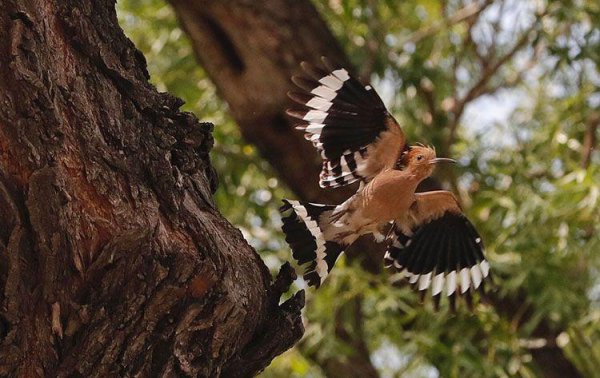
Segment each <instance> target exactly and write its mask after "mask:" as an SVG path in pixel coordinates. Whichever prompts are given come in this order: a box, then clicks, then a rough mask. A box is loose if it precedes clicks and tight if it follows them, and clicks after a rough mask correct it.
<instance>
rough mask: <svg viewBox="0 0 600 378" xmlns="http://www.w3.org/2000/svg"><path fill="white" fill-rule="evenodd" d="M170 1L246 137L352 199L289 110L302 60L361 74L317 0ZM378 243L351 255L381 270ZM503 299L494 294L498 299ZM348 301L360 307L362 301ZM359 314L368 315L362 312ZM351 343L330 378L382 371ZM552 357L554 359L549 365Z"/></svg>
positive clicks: (289, 167)
mask: <svg viewBox="0 0 600 378" xmlns="http://www.w3.org/2000/svg"><path fill="white" fill-rule="evenodd" d="M169 1H170V2H171V4H172V5H173V8H174V9H175V11H176V13H177V16H178V18H179V20H180V23H181V24H182V27H183V29H184V30H185V31H186V32H187V34H188V36H189V37H190V39H191V41H192V46H193V48H194V50H195V53H196V55H197V57H198V60H199V62H200V64H201V65H202V67H203V68H204V69H205V70H206V72H207V73H208V75H209V76H210V78H211V79H212V81H213V82H214V83H215V86H216V87H217V89H218V91H219V94H220V95H221V96H222V98H223V99H224V100H225V101H227V103H228V104H229V108H230V111H231V114H232V115H233V117H234V119H235V120H236V121H237V123H238V125H239V127H240V130H241V131H242V134H243V136H244V137H245V138H246V139H247V140H248V141H250V142H252V143H254V144H255V145H256V146H257V147H258V149H259V151H260V152H261V154H262V156H263V157H264V158H265V159H266V160H267V161H269V163H270V164H271V165H272V166H273V167H274V168H275V169H276V171H277V172H278V173H279V175H280V176H281V178H282V180H283V181H284V182H285V183H286V184H287V185H288V186H289V188H290V189H291V190H292V191H294V192H295V193H296V194H297V195H298V196H299V197H300V199H303V200H309V201H317V202H332V203H340V202H341V201H343V200H345V199H346V198H348V196H349V195H351V194H352V193H353V189H352V188H351V189H341V190H340V189H338V190H333V191H332V190H325V191H323V190H320V189H319V188H318V184H317V182H318V173H319V170H320V157H319V156H318V154H316V153H315V150H314V148H313V147H312V146H311V144H310V143H309V142H307V141H306V140H304V138H303V137H302V133H301V132H298V131H296V130H294V128H293V122H292V121H291V120H290V119H287V118H286V117H285V116H284V113H283V112H284V110H285V109H286V108H287V107H289V106H290V105H291V103H290V102H289V101H288V100H287V98H286V95H285V94H286V92H287V91H289V90H293V89H294V88H293V85H292V83H291V81H290V77H291V76H292V75H293V74H297V73H298V72H299V63H300V62H301V61H309V62H312V63H318V59H319V57H320V56H323V55H324V56H327V57H328V58H329V59H330V60H332V61H335V62H339V63H341V64H344V65H345V66H346V67H347V68H348V69H350V70H351V71H353V72H356V70H355V69H352V67H351V65H350V64H349V63H348V62H349V60H348V58H347V57H346V55H345V53H344V52H343V50H342V49H341V48H340V46H339V44H338V43H337V41H336V39H335V37H334V36H333V34H332V33H331V31H329V29H328V28H327V25H326V24H325V23H324V22H323V20H322V19H321V17H320V15H319V14H318V12H317V11H316V9H315V8H314V6H313V5H312V4H311V2H310V1H309V0H294V1H290V0H270V1H267V2H260V1H259V2H257V1H253V0H228V1H218V2H217V1H210V0H195V1H191V0H169ZM422 184H423V185H422V186H421V187H420V188H419V191H427V190H436V189H439V188H440V186H439V185H440V184H439V182H437V181H436V180H428V181H425V182H423V183H422ZM374 248H376V247H373V243H369V242H368V241H365V240H363V241H361V245H360V246H359V248H354V249H355V250H356V252H355V253H353V251H350V253H349V255H350V257H351V258H360V259H361V260H362V263H363V266H364V267H365V268H366V269H368V270H370V271H371V272H377V271H378V270H380V269H381V265H382V263H381V258H382V256H383V251H382V250H381V248H379V251H377V250H376V252H375V253H367V254H365V253H364V251H365V250H369V251H370V252H371V251H372V250H373V249H374ZM498 302H500V301H499V300H497V299H495V300H493V303H498ZM518 305H519V302H515V303H509V304H508V307H518ZM348 307H349V308H353V307H354V304H353V303H350V304H349V305H348ZM505 307H506V304H504V303H503V305H502V306H501V308H498V311H499V312H503V311H504V308H505ZM357 316H358V317H360V311H359V312H358V315H357ZM542 328H544V329H545V330H547V331H548V332H547V333H546V334H544V335H543V337H546V338H548V339H553V338H555V337H556V336H557V334H558V332H556V331H551V330H550V328H548V327H545V325H544V324H542ZM342 339H344V338H342ZM344 341H345V342H347V344H348V345H351V346H353V347H354V349H355V350H356V351H357V356H356V358H357V359H355V360H349V364H347V365H348V366H349V367H350V369H346V368H347V367H348V366H346V367H342V366H341V365H339V361H319V362H318V363H319V364H320V365H321V367H322V368H323V369H324V370H325V371H326V372H329V373H330V374H329V375H330V376H335V375H336V374H335V373H336V370H337V369H342V370H344V371H349V372H354V373H356V372H358V371H361V369H354V370H352V365H355V364H359V363H360V364H364V366H366V367H365V369H364V371H368V372H369V374H371V372H374V371H375V370H374V369H372V365H371V362H370V361H369V359H368V358H369V356H368V355H367V354H366V353H364V352H365V351H368V350H367V348H366V344H365V342H364V340H356V339H353V340H346V339H344ZM359 351H360V352H359ZM532 355H533V358H534V360H535V361H536V362H537V365H538V366H539V368H540V370H541V371H542V372H544V374H545V375H548V376H575V375H574V374H576V373H575V372H576V369H575V368H574V366H573V364H572V363H571V362H570V361H569V360H568V359H567V358H566V357H565V355H564V354H563V353H562V350H560V349H559V348H553V349H549V350H544V353H541V352H534V353H533V354H532ZM309 357H311V356H309ZM549 359H551V360H553V361H554V364H552V365H549V364H547V361H548V360H549ZM369 365H371V368H369ZM330 367H333V368H334V370H331V369H330ZM337 371H340V370H337Z"/></svg>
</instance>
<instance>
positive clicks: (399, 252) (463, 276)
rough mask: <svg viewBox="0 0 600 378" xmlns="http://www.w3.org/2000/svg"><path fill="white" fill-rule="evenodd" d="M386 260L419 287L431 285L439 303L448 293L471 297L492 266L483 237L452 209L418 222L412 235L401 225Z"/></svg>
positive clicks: (462, 216)
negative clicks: (429, 219)
mask: <svg viewBox="0 0 600 378" xmlns="http://www.w3.org/2000/svg"><path fill="white" fill-rule="evenodd" d="M385 264H386V266H388V267H392V266H393V267H394V268H395V269H397V270H398V271H399V272H402V273H403V274H404V276H405V277H406V278H408V281H409V282H410V283H411V284H413V285H414V286H415V287H416V288H417V289H418V290H419V291H423V292H424V291H426V290H428V289H429V288H431V294H432V295H433V297H434V299H435V301H436V305H437V303H439V298H440V296H441V295H442V294H443V293H445V294H446V296H448V297H450V300H451V303H453V302H454V296H455V295H464V296H467V297H468V300H470V291H471V290H475V289H480V290H482V291H483V283H484V279H485V278H486V277H488V276H489V270H490V266H489V263H488V262H487V261H486V259H485V257H484V255H483V243H482V241H481V237H480V236H479V234H478V233H477V231H476V230H475V227H473V225H472V224H471V222H470V221H469V220H468V219H467V218H466V217H465V216H464V215H462V214H455V213H451V212H447V213H445V214H444V215H443V216H442V217H440V218H438V219H435V220H432V221H430V222H429V223H426V224H423V225H420V226H418V227H417V228H415V229H414V230H413V233H412V235H410V236H409V235H405V234H404V233H402V231H400V230H399V229H398V228H396V229H395V230H394V233H393V234H392V235H391V238H390V245H389V246H388V250H387V252H386V255H385Z"/></svg>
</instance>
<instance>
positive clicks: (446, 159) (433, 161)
mask: <svg viewBox="0 0 600 378" xmlns="http://www.w3.org/2000/svg"><path fill="white" fill-rule="evenodd" d="M442 162H446V163H456V160H454V159H450V158H435V159H432V160H430V161H429V164H436V163H442Z"/></svg>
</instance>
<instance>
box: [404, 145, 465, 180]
mask: <svg viewBox="0 0 600 378" xmlns="http://www.w3.org/2000/svg"><path fill="white" fill-rule="evenodd" d="M401 161H402V166H403V169H406V170H409V171H411V172H412V173H413V174H415V175H416V176H417V177H418V178H420V179H421V180H422V179H425V178H427V177H429V176H431V173H432V172H433V169H434V168H435V165H436V164H437V163H440V162H451V163H455V162H456V161H455V160H453V159H448V158H439V157H436V154H435V149H434V148H432V147H426V146H423V145H415V146H411V147H409V148H408V149H406V151H404V153H403V154H402V158H401Z"/></svg>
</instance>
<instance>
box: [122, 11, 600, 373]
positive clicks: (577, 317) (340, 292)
mask: <svg viewBox="0 0 600 378" xmlns="http://www.w3.org/2000/svg"><path fill="white" fill-rule="evenodd" d="M314 4H315V6H316V7H317V8H318V10H319V11H320V13H321V15H322V17H323V18H324V19H325V20H326V22H327V23H328V25H329V26H330V28H331V29H332V30H333V32H334V34H335V35H336V36H337V37H338V38H339V40H340V42H341V43H342V45H343V46H344V48H345V50H346V52H347V53H348V55H349V57H350V58H351V60H352V62H353V63H354V64H355V65H356V66H357V67H359V68H360V73H361V76H362V77H363V78H367V79H370V80H371V82H372V83H373V85H374V86H375V87H376V88H377V90H378V91H379V93H380V94H381V95H382V97H383V99H384V101H385V102H386V104H388V106H389V108H390V110H391V111H392V113H394V114H395V115H396V118H397V119H398V120H399V122H400V123H401V124H402V125H403V127H404V129H405V131H406V132H407V134H408V135H409V136H410V139H411V140H414V141H422V142H425V143H433V144H434V145H435V146H436V147H437V150H438V155H445V156H452V157H455V158H458V159H459V162H460V164H458V166H457V167H454V168H453V169H452V170H451V171H448V172H442V174H441V178H442V180H443V181H444V182H445V183H446V184H447V185H448V186H449V187H451V188H453V189H454V190H456V192H457V193H459V194H460V198H461V201H462V203H463V204H464V207H465V209H466V211H467V213H468V214H469V216H470V218H471V219H472V220H473V221H474V223H475V224H476V226H477V227H478V229H479V230H480V232H481V234H482V235H483V238H484V241H486V242H487V255H488V259H489V260H490V261H491V265H492V268H493V272H494V273H495V281H496V286H497V291H496V292H495V294H494V296H493V298H492V299H491V300H490V302H489V303H480V304H478V305H477V306H476V308H475V310H476V311H475V312H474V314H470V313H469V312H468V311H466V310H464V309H463V310H460V311H459V312H458V314H456V315H451V314H449V313H448V312H447V310H445V309H444V308H442V310H441V311H440V312H437V313H436V312H434V311H433V309H432V308H431V305H430V304H429V303H425V304H420V303H419V301H418V298H417V297H416V296H415V295H414V293H412V292H411V291H410V290H409V289H408V288H406V287H400V288H399V287H397V286H392V285H391V282H392V280H393V279H394V277H391V276H390V275H388V274H378V275H374V274H371V273H369V272H366V271H364V270H362V269H361V268H360V267H358V266H353V265H351V264H344V261H343V260H342V261H341V262H340V263H339V266H336V269H335V271H334V273H333V274H332V275H331V276H330V277H329V278H328V282H327V284H326V285H324V287H322V288H321V289H320V290H319V291H318V292H315V291H312V290H311V291H308V293H307V295H308V298H307V306H306V309H305V317H306V334H305V337H304V338H303V340H302V341H301V342H300V343H299V344H298V345H297V346H296V347H295V348H294V349H292V350H290V351H288V352H286V353H285V354H284V355H282V356H280V357H278V358H277V359H275V361H274V362H273V363H272V364H271V366H270V367H269V368H267V370H266V371H265V372H264V373H263V376H264V377H290V376H291V377H321V376H324V375H326V374H327V369H326V368H325V367H324V361H327V360H328V359H329V358H330V357H331V356H335V357H338V358H339V357H340V356H341V357H344V356H347V357H348V359H351V357H352V355H353V354H355V353H357V351H356V350H355V349H354V348H353V346H352V345H349V344H348V343H347V342H345V339H344V338H343V337H339V334H338V332H336V327H338V326H339V324H338V322H339V321H343V319H344V317H338V316H337V314H339V312H340V311H347V310H348V308H347V307H345V306H344V305H345V304H347V303H351V301H354V300H356V299H357V298H358V299H359V301H355V302H352V303H358V304H359V306H360V308H359V309H358V311H360V318H359V321H361V322H362V327H357V328H360V332H362V333H363V334H361V335H354V336H358V337H361V338H363V339H364V341H365V344H366V346H367V347H368V351H367V353H368V354H369V357H370V361H371V363H372V365H373V366H374V367H375V368H376V369H377V374H378V375H380V376H384V377H392V376H405V377H411V376H412V377H437V376H444V377H454V376H459V375H460V376H495V377H508V376H523V377H531V376H539V375H540V374H541V371H540V367H539V366H536V365H535V363H534V361H533V358H532V354H534V353H537V352H539V351H543V350H544V348H560V349H561V350H562V351H563V352H564V354H565V355H566V356H567V358H568V359H569V360H570V361H571V362H572V363H573V364H574V365H575V366H576V367H577V369H578V370H579V371H580V373H581V374H582V375H584V376H599V374H600V372H598V370H597V369H598V366H600V322H599V321H598V320H599V318H600V306H599V304H600V236H599V235H598V232H599V231H600V230H599V228H600V167H599V163H600V154H599V153H598V151H597V149H595V148H589V147H590V146H592V147H595V143H596V141H597V140H598V139H599V136H598V133H600V126H598V124H599V123H600V89H599V88H600V69H599V65H600V29H599V28H600V3H599V2H598V1H594V0H590V1H587V0H579V1H550V0H544V1H542V0H539V1H519V0H505V1H491V0H488V1H462V0H447V1H433V0H430V1H429V0H406V1H396V0H380V1H377V0H316V1H314ZM118 12H119V17H120V21H121V25H122V27H123V28H124V30H125V32H126V33H127V35H128V36H129V37H130V38H131V39H132V40H133V41H134V43H135V44H136V46H137V47H138V48H139V49H140V50H141V51H142V52H143V53H144V55H145V57H146V59H147V61H148V69H149V72H150V75H151V81H152V82H153V83H154V85H156V87H157V88H158V89H159V90H161V91H168V92H170V93H172V94H174V95H176V96H178V97H181V98H183V99H184V100H185V101H186V104H185V105H184V109H185V110H188V111H192V112H194V113H195V114H196V115H197V116H198V118H199V119H201V120H205V121H211V122H213V123H214V124H215V126H216V127H215V132H214V135H215V140H216V143H215V148H214V150H213V152H212V161H213V164H214V166H215V167H216V169H217V171H218V173H219V177H220V186H219V189H218V191H217V193H216V201H217V203H218V206H219V208H220V209H221V211H222V212H223V214H224V215H225V216H226V217H227V218H228V219H229V220H230V221H231V222H232V223H234V224H235V225H236V226H238V227H239V228H241V229H242V231H243V233H244V235H245V236H246V238H247V239H248V241H249V242H250V243H251V244H252V245H253V246H254V247H255V248H256V250H257V251H258V252H259V253H260V254H261V256H262V257H263V259H264V260H265V262H266V263H267V265H268V266H269V267H270V268H271V269H272V270H276V269H278V267H279V265H280V264H281V263H282V262H283V261H287V260H289V249H288V247H287V245H286V243H285V241H284V240H283V235H282V233H281V232H280V228H279V227H280V219H279V215H278V211H277V209H278V207H279V204H280V200H281V198H284V197H289V196H292V194H291V193H290V192H289V191H288V190H287V189H286V188H285V186H284V184H283V183H282V182H280V181H279V180H278V178H277V177H276V176H275V175H274V173H273V172H272V170H271V168H270V167H269V164H268V163H267V162H265V161H264V160H262V159H261V158H260V156H258V154H257V153H256V151H255V148H254V146H252V145H251V144H248V143H246V142H245V141H244V140H242V138H241V137H240V133H239V131H238V130H237V128H236V125H235V123H234V122H233V121H232V119H231V118H230V116H229V115H228V113H227V105H226V104H225V103H223V102H222V101H220V100H219V98H218V95H217V93H216V92H215V89H214V87H213V85H212V84H211V83H210V81H209V80H208V79H207V77H206V75H205V74H204V73H203V71H202V69H201V68H200V67H199V66H198V65H197V64H196V61H195V58H194V53H193V51H192V48H191V46H190V44H189V42H188V40H187V39H186V36H185V33H184V32H183V31H182V30H181V29H180V28H179V26H178V24H177V20H176V18H175V16H174V12H173V11H172V9H171V8H170V7H169V5H168V4H166V3H165V2H163V1H160V0H120V1H119V2H118ZM298 286H299V287H303V283H302V282H300V280H299V282H298ZM507 299H510V303H518V304H519V306H517V307H514V306H507V305H506V303H508V302H509V301H507ZM345 328H346V329H349V330H352V329H353V327H352V324H348V325H346V327H345ZM540 328H544V330H543V332H542V330H540ZM548 335H552V337H548Z"/></svg>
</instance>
